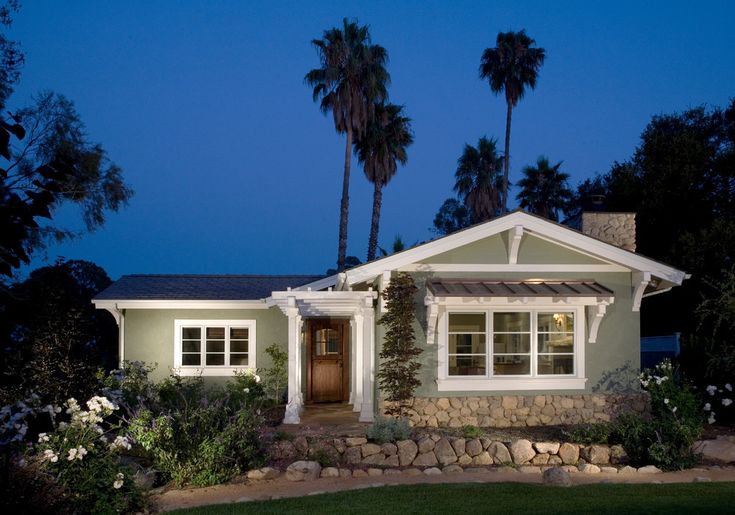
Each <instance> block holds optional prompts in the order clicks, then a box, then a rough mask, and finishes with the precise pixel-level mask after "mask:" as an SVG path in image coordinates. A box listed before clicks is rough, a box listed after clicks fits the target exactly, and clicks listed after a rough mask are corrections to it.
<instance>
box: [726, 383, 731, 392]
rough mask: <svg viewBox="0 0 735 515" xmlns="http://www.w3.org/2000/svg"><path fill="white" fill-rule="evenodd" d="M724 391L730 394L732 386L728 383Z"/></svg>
mask: <svg viewBox="0 0 735 515" xmlns="http://www.w3.org/2000/svg"><path fill="white" fill-rule="evenodd" d="M725 390H727V391H728V392H731V391H732V385H731V384H730V383H727V384H725Z"/></svg>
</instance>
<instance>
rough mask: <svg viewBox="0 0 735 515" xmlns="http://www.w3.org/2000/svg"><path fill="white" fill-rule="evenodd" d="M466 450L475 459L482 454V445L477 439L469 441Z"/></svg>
mask: <svg viewBox="0 0 735 515" xmlns="http://www.w3.org/2000/svg"><path fill="white" fill-rule="evenodd" d="M464 450H465V452H466V453H467V454H469V455H470V456H472V457H475V456H477V455H478V454H480V453H481V452H482V443H481V442H480V440H479V439H477V438H473V439H472V440H467V442H466V443H465V446H464Z"/></svg>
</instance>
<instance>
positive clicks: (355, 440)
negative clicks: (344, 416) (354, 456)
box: [345, 437, 367, 447]
mask: <svg viewBox="0 0 735 515" xmlns="http://www.w3.org/2000/svg"><path fill="white" fill-rule="evenodd" d="M366 443H367V438H362V437H349V438H345V444H346V445H347V447H359V446H360V445H363V444H366Z"/></svg>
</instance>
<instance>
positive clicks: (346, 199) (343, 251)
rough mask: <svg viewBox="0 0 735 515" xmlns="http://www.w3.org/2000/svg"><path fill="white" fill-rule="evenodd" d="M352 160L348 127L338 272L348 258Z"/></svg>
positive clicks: (340, 215) (350, 135)
mask: <svg viewBox="0 0 735 515" xmlns="http://www.w3.org/2000/svg"><path fill="white" fill-rule="evenodd" d="M351 160H352V127H351V126H350V125H349V124H348V125H347V142H346V144H345V172H344V176H343V177H342V202H341V203H340V209H339V246H338V247H337V272H343V271H344V269H345V258H346V257H347V218H348V217H349V213H350V163H351Z"/></svg>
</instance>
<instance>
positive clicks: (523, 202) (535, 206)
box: [516, 156, 573, 222]
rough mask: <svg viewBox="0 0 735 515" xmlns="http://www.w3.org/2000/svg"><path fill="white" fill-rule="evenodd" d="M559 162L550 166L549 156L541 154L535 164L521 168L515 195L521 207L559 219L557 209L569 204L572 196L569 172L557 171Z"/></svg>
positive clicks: (555, 219) (552, 218) (545, 216)
mask: <svg viewBox="0 0 735 515" xmlns="http://www.w3.org/2000/svg"><path fill="white" fill-rule="evenodd" d="M561 163H562V162H561V161H559V162H558V163H556V164H555V165H553V166H552V165H550V164H549V158H547V157H544V156H541V157H539V158H538V159H537V160H536V166H526V167H524V168H523V179H521V180H520V181H518V186H520V187H521V191H520V193H518V196H517V197H516V198H517V199H518V200H519V201H520V206H521V207H522V208H523V209H526V210H528V211H529V212H530V213H535V214H537V215H539V216H543V217H544V218H548V219H549V220H553V221H554V222H557V221H559V211H561V210H563V209H565V208H566V206H568V205H569V202H570V201H571V200H572V196H573V194H572V190H570V189H569V186H568V183H567V180H568V179H569V174H566V173H564V172H561V171H559V168H560V167H561Z"/></svg>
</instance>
